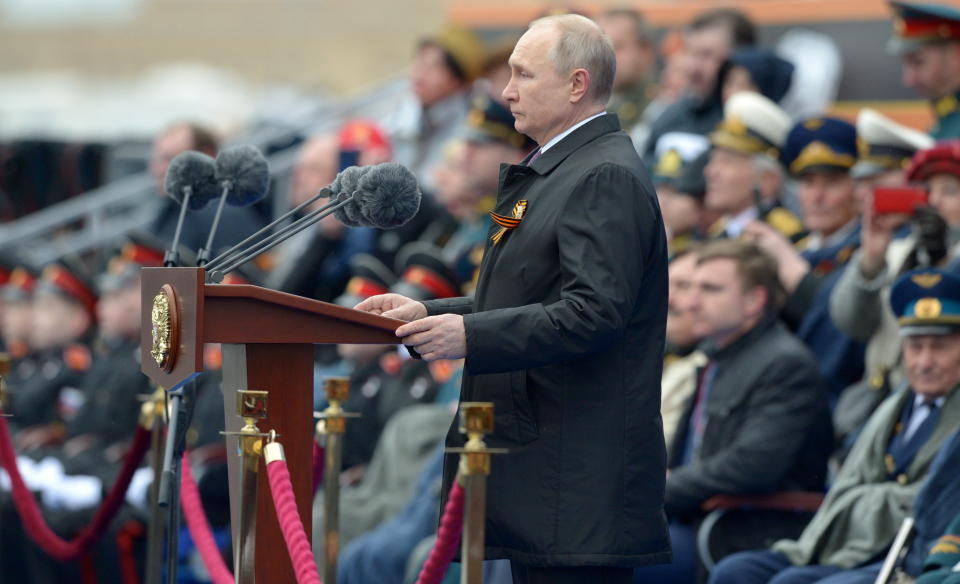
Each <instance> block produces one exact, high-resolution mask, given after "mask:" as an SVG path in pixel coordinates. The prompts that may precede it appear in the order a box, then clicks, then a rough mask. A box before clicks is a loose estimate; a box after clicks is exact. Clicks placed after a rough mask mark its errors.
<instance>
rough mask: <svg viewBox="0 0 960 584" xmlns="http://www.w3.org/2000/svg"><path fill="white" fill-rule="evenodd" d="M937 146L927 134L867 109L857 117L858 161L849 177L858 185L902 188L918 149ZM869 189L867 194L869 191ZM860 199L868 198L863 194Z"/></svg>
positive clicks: (861, 111)
mask: <svg viewBox="0 0 960 584" xmlns="http://www.w3.org/2000/svg"><path fill="white" fill-rule="evenodd" d="M933 144H934V140H933V138H931V137H930V136H929V135H928V134H924V133H923V132H920V131H917V130H914V129H913V128H908V127H907V126H904V125H902V124H898V123H897V122H895V121H893V120H891V119H890V118H888V117H887V116H885V115H883V114H881V113H880V112H878V111H876V110H874V109H871V108H868V107H865V108H863V109H862V110H860V113H859V114H857V147H858V153H857V154H858V155H857V162H856V164H854V165H853V168H851V169H850V176H851V177H853V179H854V180H856V181H859V182H858V186H860V185H864V186H866V187H873V186H900V185H902V184H903V183H904V182H905V177H904V172H905V171H906V170H907V167H908V166H910V159H911V158H913V155H914V154H916V153H917V151H918V150H926V149H927V148H930V147H932V146H933ZM869 191H870V189H869V188H868V189H867V190H866V191H865V192H869ZM860 198H861V200H863V201H864V202H866V198H865V197H863V196H862V195H861V197H860Z"/></svg>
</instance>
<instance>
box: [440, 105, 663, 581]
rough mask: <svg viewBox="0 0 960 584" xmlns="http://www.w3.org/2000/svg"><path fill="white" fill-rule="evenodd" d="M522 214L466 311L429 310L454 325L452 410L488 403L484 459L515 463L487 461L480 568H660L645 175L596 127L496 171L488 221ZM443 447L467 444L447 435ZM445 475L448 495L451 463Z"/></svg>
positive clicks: (654, 283) (600, 123)
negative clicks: (495, 451) (460, 362)
mask: <svg viewBox="0 0 960 584" xmlns="http://www.w3.org/2000/svg"><path fill="white" fill-rule="evenodd" d="M520 200H525V201H527V207H526V213H525V214H524V216H523V219H522V221H521V223H520V225H519V226H518V227H516V228H515V229H513V230H511V231H510V232H508V233H507V234H506V235H505V236H504V237H503V238H502V240H501V241H500V242H499V243H497V244H492V243H491V242H488V243H487V247H486V250H485V255H484V259H483V263H482V264H481V268H480V276H479V280H478V284H477V289H476V295H475V297H474V298H472V299H471V298H454V299H446V300H440V301H432V302H428V303H426V304H427V309H428V312H429V313H430V314H439V313H448V312H452V313H459V314H462V315H464V325H465V329H466V337H467V358H466V364H465V375H464V380H463V385H462V388H461V396H460V398H461V402H463V401H491V402H493V403H494V405H495V408H496V410H495V421H496V428H495V430H494V432H493V434H492V435H491V436H490V437H489V440H488V443H489V444H490V445H491V446H497V447H505V448H508V449H509V450H510V453H509V454H504V455H497V456H494V458H493V465H492V471H491V475H490V477H489V491H488V499H487V502H488V506H487V526H486V529H487V532H486V537H487V541H486V543H487V557H488V558H491V559H492V558H509V559H511V560H516V561H519V562H522V563H525V564H528V565H535V566H584V565H594V566H637V565H645V564H654V563H663V562H668V561H669V560H670V543H669V536H668V534H667V526H666V519H665V515H664V512H663V490H664V478H665V468H666V454H665V448H664V443H663V428H662V424H661V421H660V375H661V368H662V358H663V344H664V329H665V324H666V302H667V260H666V257H667V252H666V249H667V247H666V240H665V237H664V229H663V220H662V218H661V216H660V209H659V207H658V205H657V199H656V195H655V194H654V190H653V187H652V186H651V183H650V180H649V178H648V175H647V172H646V170H645V169H644V167H643V165H642V164H641V162H640V159H639V157H638V156H637V154H636V152H635V151H634V149H633V146H632V145H631V143H630V139H629V138H628V137H627V135H626V134H625V133H623V132H622V131H620V125H619V122H618V121H617V118H616V116H612V115H604V116H601V117H599V118H596V119H594V120H591V121H590V122H588V123H586V124H585V125H583V126H581V127H579V128H577V129H576V130H574V131H573V132H572V133H571V134H569V135H568V136H566V137H565V138H564V139H563V140H561V141H560V142H559V143H557V144H556V145H555V146H553V147H552V148H550V149H549V150H547V152H546V153H544V154H543V155H542V156H541V157H540V158H538V159H537V160H536V161H535V162H534V163H532V164H531V165H530V166H525V165H506V164H505V165H503V166H501V169H500V188H499V192H498V199H497V206H496V209H495V212H496V213H498V214H500V215H505V216H508V217H509V216H511V215H512V210H513V209H514V207H515V205H516V203H517V202H518V201H520ZM495 229H496V227H495V228H494V229H493V230H491V233H493V232H494V231H495ZM447 443H448V444H449V445H451V446H459V445H462V444H463V439H462V438H461V436H460V434H459V433H458V430H457V424H456V423H454V425H453V426H452V427H451V429H450V432H449V434H448V436H447ZM445 466H446V468H445V473H444V475H445V476H444V478H445V488H444V491H443V492H444V493H446V492H447V490H448V489H449V487H450V484H451V479H452V477H453V474H454V473H455V471H456V458H455V457H453V456H448V457H447V461H446V465H445Z"/></svg>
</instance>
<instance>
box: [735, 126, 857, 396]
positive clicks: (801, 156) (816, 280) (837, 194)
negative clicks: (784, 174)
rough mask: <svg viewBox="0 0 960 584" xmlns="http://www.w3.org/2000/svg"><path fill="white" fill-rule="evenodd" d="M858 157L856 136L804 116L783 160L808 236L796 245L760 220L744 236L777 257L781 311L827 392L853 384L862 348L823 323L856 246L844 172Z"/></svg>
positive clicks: (852, 202) (850, 187) (853, 206)
mask: <svg viewBox="0 0 960 584" xmlns="http://www.w3.org/2000/svg"><path fill="white" fill-rule="evenodd" d="M856 160H857V132H856V128H854V127H853V125H851V124H849V123H847V122H844V121H842V120H838V119H834V118H820V117H815V118H809V119H806V120H802V121H800V122H798V123H797V124H795V125H794V126H793V128H792V129H791V130H790V133H789V134H788V135H787V138H786V141H785V144H784V148H783V152H782V161H783V164H784V166H785V167H786V168H787V169H788V171H789V172H790V174H791V175H792V176H793V177H795V178H796V179H797V181H798V184H799V187H798V190H797V196H798V199H799V201H800V206H801V208H802V209H803V221H804V228H805V230H807V231H808V232H809V234H808V235H807V236H805V237H804V238H803V239H802V240H800V241H799V242H797V243H796V244H791V242H790V241H789V240H788V239H786V238H785V237H783V236H782V235H781V234H779V233H777V232H776V231H775V230H773V229H771V228H770V227H769V226H767V225H764V224H762V223H759V222H753V223H751V224H749V225H748V226H747V228H746V230H745V231H746V234H747V236H748V237H750V238H752V239H753V240H754V241H756V242H757V243H758V244H759V245H760V246H761V247H763V248H764V249H765V250H766V251H767V252H768V253H770V254H771V255H772V256H774V257H775V258H776V259H777V263H778V265H779V272H780V282H781V283H782V284H783V287H784V288H785V289H786V290H787V293H788V294H789V297H788V299H787V302H786V304H785V306H784V308H783V311H782V312H781V315H782V316H783V318H784V319H785V320H786V321H787V323H788V324H789V325H790V326H791V328H793V329H794V330H795V331H796V333H797V336H799V337H800V338H801V339H802V340H803V341H804V342H805V343H806V344H807V346H808V347H810V348H811V350H813V352H814V354H815V356H816V357H817V363H818V364H819V366H820V372H821V374H822V375H823V376H824V377H825V378H826V379H827V380H828V381H829V382H830V384H831V386H832V390H833V394H838V393H840V391H842V390H843V389H844V388H845V387H847V386H848V385H850V384H851V383H853V382H854V381H856V380H858V379H860V376H861V374H862V368H863V346H862V344H861V343H858V342H855V341H853V340H852V339H850V337H848V336H847V335H846V334H845V333H843V332H841V331H839V330H837V328H836V327H835V326H834V324H833V322H832V321H831V320H830V314H829V304H830V292H831V290H832V289H833V286H834V285H835V284H836V281H837V279H838V278H839V276H840V272H838V271H837V268H839V267H842V266H843V265H844V264H845V263H846V262H847V261H848V260H849V259H850V256H851V255H852V254H853V251H854V250H855V249H856V248H857V246H858V245H859V242H860V221H859V219H860V207H859V204H858V201H857V199H856V197H855V196H854V182H853V179H852V178H851V177H850V168H851V167H852V166H853V165H854V163H855V162H856Z"/></svg>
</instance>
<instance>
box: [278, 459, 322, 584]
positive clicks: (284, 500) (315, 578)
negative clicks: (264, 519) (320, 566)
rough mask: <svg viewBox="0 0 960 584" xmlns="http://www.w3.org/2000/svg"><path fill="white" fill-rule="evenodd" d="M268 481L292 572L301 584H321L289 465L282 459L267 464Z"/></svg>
mask: <svg viewBox="0 0 960 584" xmlns="http://www.w3.org/2000/svg"><path fill="white" fill-rule="evenodd" d="M267 478H268V479H269V481H270V492H271V493H273V506H274V507H275V508H276V510H277V520H278V521H279V522H280V530H281V531H282V532H283V539H284V541H286V542H287V553H289V554H290V561H291V562H292V563H293V572H294V574H296V575H297V583H298V584H321V582H320V574H319V573H317V564H316V562H315V561H314V559H313V552H312V551H311V550H310V542H308V541H307V532H306V531H304V529H303V523H301V521H300V512H299V511H297V502H296V501H295V500H294V498H293V485H292V484H291V483H290V471H289V470H287V462H286V461H285V460H283V459H282V458H280V459H279V460H272V461H269V462H268V463H267Z"/></svg>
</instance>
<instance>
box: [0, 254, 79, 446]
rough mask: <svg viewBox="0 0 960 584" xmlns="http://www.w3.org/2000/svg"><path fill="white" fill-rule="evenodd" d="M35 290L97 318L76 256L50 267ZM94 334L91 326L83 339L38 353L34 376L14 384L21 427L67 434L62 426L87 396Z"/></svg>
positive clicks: (17, 424)
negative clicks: (45, 426)
mask: <svg viewBox="0 0 960 584" xmlns="http://www.w3.org/2000/svg"><path fill="white" fill-rule="evenodd" d="M35 293H36V294H37V295H39V294H55V295H58V296H61V297H63V298H65V299H67V300H68V301H70V302H74V303H76V304H77V306H79V307H80V308H81V309H82V310H86V311H87V312H88V313H89V314H90V315H91V319H94V318H95V316H94V314H95V309H96V302H97V296H96V293H95V292H94V287H93V285H92V283H91V282H90V280H89V277H88V276H87V274H86V273H85V272H84V271H83V269H82V268H81V267H80V266H79V265H76V262H74V261H72V260H65V261H60V262H55V263H53V264H50V265H49V266H47V267H46V268H45V269H44V270H43V273H42V275H41V277H40V279H39V281H38V282H37V285H36V291H35ZM91 334H92V330H88V331H87V332H86V334H85V335H84V337H83V338H78V339H75V340H74V341H72V342H68V343H66V344H64V345H63V346H59V347H53V348H50V349H46V350H44V351H40V352H38V353H37V357H36V363H37V367H36V370H35V371H34V372H33V375H31V376H30V377H29V378H25V379H23V380H22V382H18V383H17V385H16V386H14V387H11V395H10V413H12V414H13V415H14V418H13V420H12V422H13V424H14V425H15V427H17V428H20V429H23V428H26V427H28V426H35V425H41V424H54V425H55V426H51V431H53V432H54V433H59V434H61V435H62V431H63V429H64V428H63V425H62V424H63V423H64V422H66V421H67V420H68V419H69V418H71V417H72V415H73V414H75V413H76V411H77V409H78V408H79V405H80V402H81V400H82V397H81V396H82V394H81V393H80V390H79V388H80V387H81V385H82V383H83V378H84V375H85V374H86V372H87V371H88V370H89V369H90V365H91V363H92V354H91V352H90V349H89V347H88V345H87V339H88V338H89V336H90V335H91ZM57 426H59V429H56V427H57Z"/></svg>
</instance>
